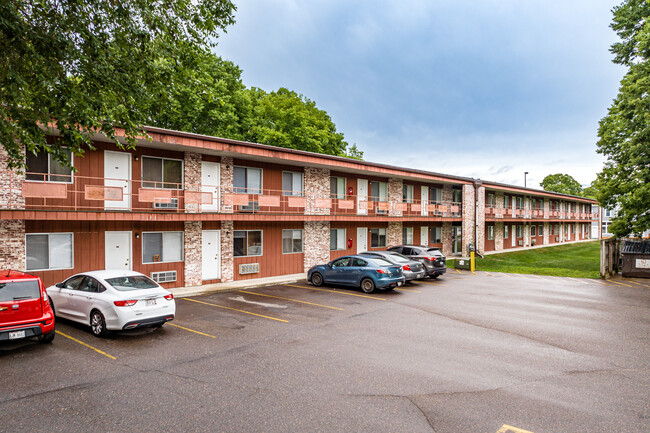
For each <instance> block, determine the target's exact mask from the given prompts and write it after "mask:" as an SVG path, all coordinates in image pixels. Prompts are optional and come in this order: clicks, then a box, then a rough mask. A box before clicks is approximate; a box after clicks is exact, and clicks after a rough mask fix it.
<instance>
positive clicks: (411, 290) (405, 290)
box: [395, 288, 422, 293]
mask: <svg viewBox="0 0 650 433" xmlns="http://www.w3.org/2000/svg"><path fill="white" fill-rule="evenodd" d="M395 290H399V291H400V292H413V293H422V292H421V291H419V290H413V289H397V288H396V289H395Z"/></svg>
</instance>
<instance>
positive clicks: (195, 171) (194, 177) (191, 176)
mask: <svg viewBox="0 0 650 433" xmlns="http://www.w3.org/2000/svg"><path fill="white" fill-rule="evenodd" d="M201 159H202V157H201V154H200V153H194V152H185V154H184V156H183V171H184V173H183V181H184V184H185V191H201ZM185 209H186V210H187V211H188V212H193V213H195V212H198V211H199V205H198V204H196V203H185Z"/></svg>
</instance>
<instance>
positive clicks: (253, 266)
mask: <svg viewBox="0 0 650 433" xmlns="http://www.w3.org/2000/svg"><path fill="white" fill-rule="evenodd" d="M259 272H260V264H259V263H244V264H242V265H239V275H246V274H258V273H259Z"/></svg>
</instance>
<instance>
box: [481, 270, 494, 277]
mask: <svg viewBox="0 0 650 433" xmlns="http://www.w3.org/2000/svg"><path fill="white" fill-rule="evenodd" d="M483 272H485V273H486V274H488V275H489V276H491V277H493V276H494V275H492V274H491V273H489V272H488V271H483Z"/></svg>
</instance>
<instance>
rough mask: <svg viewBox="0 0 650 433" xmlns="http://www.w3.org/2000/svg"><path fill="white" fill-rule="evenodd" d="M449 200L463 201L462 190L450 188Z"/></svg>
mask: <svg viewBox="0 0 650 433" xmlns="http://www.w3.org/2000/svg"><path fill="white" fill-rule="evenodd" d="M451 201H453V202H454V203H461V202H462V201H463V191H462V190H461V189H460V188H454V189H452V190H451Z"/></svg>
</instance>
